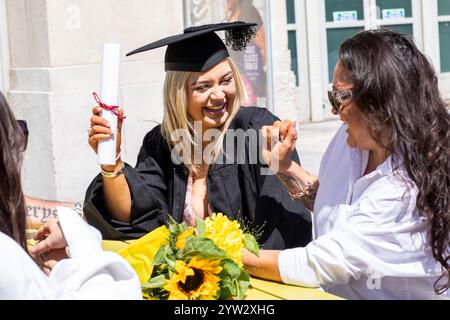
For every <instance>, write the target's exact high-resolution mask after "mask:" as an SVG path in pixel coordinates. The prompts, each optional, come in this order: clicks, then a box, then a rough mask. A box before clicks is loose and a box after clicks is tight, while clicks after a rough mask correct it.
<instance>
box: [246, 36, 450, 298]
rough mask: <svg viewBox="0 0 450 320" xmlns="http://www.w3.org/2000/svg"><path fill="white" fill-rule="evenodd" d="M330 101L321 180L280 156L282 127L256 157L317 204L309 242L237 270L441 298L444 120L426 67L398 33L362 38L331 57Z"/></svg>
mask: <svg viewBox="0 0 450 320" xmlns="http://www.w3.org/2000/svg"><path fill="white" fill-rule="evenodd" d="M405 79H407V80H405ZM349 91H350V92H351V95H349V94H348V92H349ZM329 98H330V102H331V104H332V106H333V108H335V112H336V113H338V114H339V117H340V118H341V120H342V121H343V122H344V123H343V125H342V127H341V128H340V129H339V131H338V132H337V133H336V135H335V137H334V138H333V140H332V141H331V143H330V145H329V146H328V148H327V151H326V152H325V155H324V157H323V159H322V161H321V166H320V173H319V177H311V176H309V175H308V174H307V173H306V172H305V170H304V169H303V168H302V167H300V166H298V165H297V164H295V163H292V161H290V160H289V159H288V155H289V154H290V152H291V150H292V145H295V141H296V138H297V133H296V131H295V129H294V128H292V125H290V121H287V122H283V123H280V122H277V123H275V124H274V125H273V126H271V127H267V128H265V132H266V134H267V135H268V136H272V137H273V136H274V135H275V136H278V134H277V133H279V135H284V139H281V138H280V139H279V140H280V141H279V142H278V143H277V144H276V145H274V146H272V147H273V148H272V149H268V150H266V151H267V152H266V154H276V155H278V156H279V159H280V169H281V170H280V173H279V174H278V176H279V177H280V180H282V181H283V182H284V183H285V184H286V186H287V188H289V190H290V192H291V193H292V194H294V195H297V194H298V195H305V194H306V195H307V196H308V195H313V196H315V197H309V199H312V200H313V202H314V217H315V220H314V222H315V225H314V230H315V231H316V238H315V239H314V240H313V241H312V242H311V243H309V244H308V245H307V246H306V247H304V248H296V249H291V250H283V251H275V250H271V251H263V252H261V254H260V257H259V258H257V257H255V256H252V255H251V254H248V255H246V256H245V258H244V263H245V264H246V265H247V267H248V269H249V271H250V273H251V274H253V275H256V276H259V277H263V278H268V279H272V280H278V281H280V280H281V281H283V282H285V283H289V284H297V285H302V286H319V285H320V286H322V287H324V288H325V289H326V290H327V291H329V292H333V293H335V294H338V295H340V296H342V297H344V298H348V299H449V298H450V290H448V289H449V288H450V274H449V273H450V267H449V260H450V256H449V243H450V242H449V235H450V233H449V230H450V114H449V113H448V112H447V110H446V105H445V103H444V101H443V100H442V98H441V96H440V93H439V88H438V82H437V77H436V74H435V72H434V70H433V67H432V65H431V63H430V62H429V61H428V60H427V58H426V57H425V56H424V55H423V54H422V53H421V52H420V51H419V49H418V48H417V47H416V45H415V44H414V42H413V41H412V40H411V39H410V38H409V37H408V36H406V35H404V34H399V33H396V32H393V31H389V30H384V29H380V30H367V31H363V32H360V33H358V34H356V35H355V36H353V37H352V38H350V39H348V40H346V41H345V42H344V43H343V44H342V46H341V48H340V55H339V62H338V63H337V65H336V67H335V69H334V76H333V91H331V92H330V94H329ZM308 179H310V180H309V181H310V182H311V184H310V185H309V186H308V183H307V182H308ZM299 198H300V200H303V199H302V197H299ZM307 198H308V197H307ZM424 266H426V267H424Z"/></svg>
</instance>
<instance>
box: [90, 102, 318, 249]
mask: <svg viewBox="0 0 450 320" xmlns="http://www.w3.org/2000/svg"><path fill="white" fill-rule="evenodd" d="M276 120H278V119H277V118H276V117H275V116H274V115H273V114H271V113H270V112H269V111H267V110H265V109H261V108H253V107H251V108H244V107H243V108H241V110H240V111H239V112H238V114H237V115H236V117H235V119H234V120H233V121H232V123H231V125H230V129H234V130H236V129H242V130H244V131H246V130H247V129H250V128H253V129H260V128H261V127H262V126H265V125H272V124H273V123H274V121H276ZM160 130H161V127H160V126H157V127H155V128H154V129H153V130H152V131H150V132H149V133H148V134H147V135H146V136H145V138H144V142H143V145H142V147H141V150H140V152H139V155H138V159H137V164H136V167H135V168H132V167H131V166H129V165H128V164H126V166H125V177H126V179H127V182H128V185H129V188H130V192H131V197H132V205H131V222H130V223H124V222H120V221H117V220H114V219H112V218H111V216H110V214H109V213H108V210H107V209H106V207H105V205H104V202H103V201H104V200H103V189H102V176H101V175H98V176H97V177H96V178H95V179H94V180H93V181H92V183H91V184H90V185H89V187H88V189H87V191H86V197H85V201H84V213H85V216H86V218H87V221H88V222H89V223H90V224H91V225H93V226H94V227H96V228H97V229H99V230H100V231H101V233H102V235H103V237H104V239H112V240H117V239H132V238H137V237H140V236H143V235H144V234H146V233H148V232H150V231H152V230H153V229H155V228H157V227H159V226H161V225H164V224H166V222H167V215H168V214H170V215H171V216H172V217H173V218H174V219H175V220H176V221H177V222H182V221H183V209H184V202H185V196H186V188H187V180H188V171H187V170H186V168H185V167H184V166H183V165H176V164H174V163H173V162H172V160H171V152H170V149H169V147H168V145H167V143H166V142H165V140H164V138H163V136H162V135H161V132H160ZM224 148H225V142H224ZM248 148H249V145H248V141H246V143H245V149H248ZM246 151H247V150H246ZM225 152H226V150H225ZM235 153H237V152H235ZM292 159H293V160H294V161H296V162H299V159H298V155H297V153H296V152H295V153H294V154H293V156H292ZM248 162H249V161H246V164H236V163H234V164H215V165H212V166H211V167H210V169H209V172H208V176H207V192H208V201H209V204H210V207H211V209H212V211H213V212H222V213H224V214H225V215H227V216H229V217H230V218H232V219H236V218H238V216H240V217H241V218H244V219H245V220H247V221H250V223H251V225H252V227H253V228H257V227H261V226H263V227H262V229H263V232H262V235H261V237H260V239H259V242H260V244H261V245H262V247H263V248H265V249H280V250H281V249H285V248H293V247H298V246H305V245H306V244H307V243H309V242H310V241H311V234H312V229H311V217H310V213H309V212H308V211H307V210H306V209H305V208H304V207H303V206H302V204H301V203H300V201H293V200H291V198H290V197H289V195H288V193H287V190H286V188H285V187H284V186H283V185H282V184H281V183H280V182H279V180H278V179H277V177H276V176H275V175H262V174H261V171H260V170H261V168H263V167H264V166H263V164H261V163H260V162H259V157H258V163H257V164H248Z"/></svg>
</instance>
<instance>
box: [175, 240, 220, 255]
mask: <svg viewBox="0 0 450 320" xmlns="http://www.w3.org/2000/svg"><path fill="white" fill-rule="evenodd" d="M179 255H185V256H191V257H194V256H195V257H197V258H199V259H222V258H225V257H226V253H225V251H223V250H222V249H220V248H218V247H217V246H216V245H215V243H214V241H212V240H211V239H205V238H188V239H187V241H186V245H185V247H184V249H183V250H181V251H179V252H178V253H177V256H179Z"/></svg>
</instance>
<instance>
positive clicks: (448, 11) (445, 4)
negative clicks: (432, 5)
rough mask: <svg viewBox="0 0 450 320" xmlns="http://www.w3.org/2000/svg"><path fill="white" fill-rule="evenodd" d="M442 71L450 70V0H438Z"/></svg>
mask: <svg viewBox="0 0 450 320" xmlns="http://www.w3.org/2000/svg"><path fill="white" fill-rule="evenodd" d="M438 23H439V55H440V59H439V61H440V72H441V73H449V72H450V0H438Z"/></svg>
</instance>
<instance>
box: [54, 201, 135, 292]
mask: <svg viewBox="0 0 450 320" xmlns="http://www.w3.org/2000/svg"><path fill="white" fill-rule="evenodd" d="M58 217H59V221H60V224H61V229H62V230H63V233H64V236H65V238H66V241H67V244H68V247H69V251H70V256H71V259H67V260H62V261H60V262H59V263H58V264H57V265H56V266H55V268H54V269H53V270H52V272H51V274H50V280H51V281H52V282H54V283H58V285H59V286H60V287H61V290H62V291H63V293H64V299H67V298H68V297H69V298H73V299H140V298H142V294H141V287H140V283H139V279H138V277H137V275H136V273H135V272H134V270H133V269H132V268H131V266H130V265H129V264H128V263H127V262H126V261H125V260H124V259H123V258H122V257H121V256H119V255H118V254H116V253H113V252H106V251H103V250H102V247H101V236H100V233H99V232H98V231H97V230H96V229H94V228H93V227H91V226H89V225H88V224H87V223H85V222H84V221H83V220H82V219H81V218H80V217H79V215H77V214H76V213H75V212H74V211H72V210H70V209H68V208H58Z"/></svg>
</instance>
